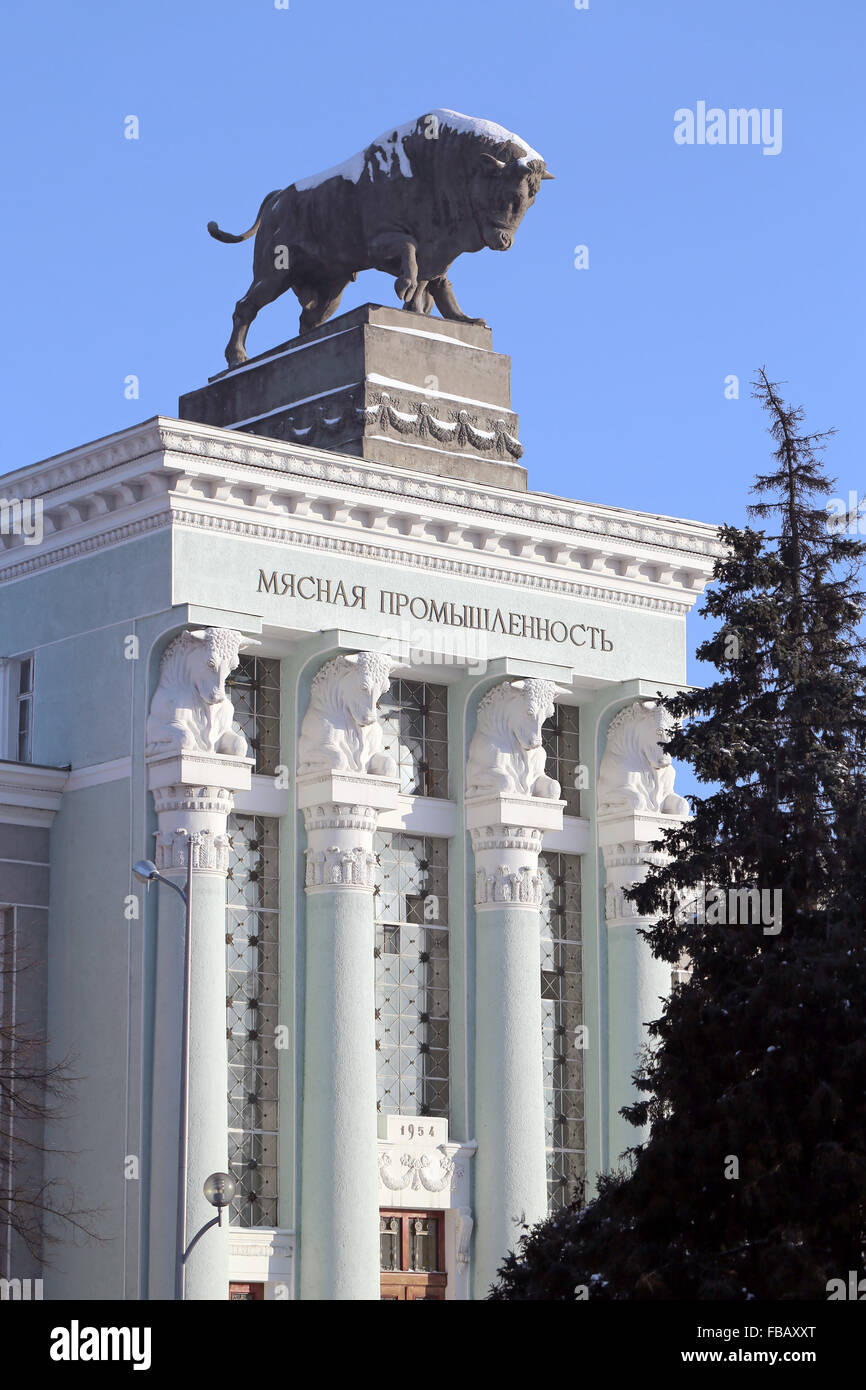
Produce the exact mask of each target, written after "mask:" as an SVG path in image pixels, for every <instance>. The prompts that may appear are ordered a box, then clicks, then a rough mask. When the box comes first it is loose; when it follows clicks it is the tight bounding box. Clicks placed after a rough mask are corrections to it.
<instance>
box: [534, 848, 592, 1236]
mask: <svg viewBox="0 0 866 1390" xmlns="http://www.w3.org/2000/svg"><path fill="white" fill-rule="evenodd" d="M539 868H540V869H541V872H542V875H543V878H544V899H543V906H542V917H541V1011H542V1037H543V1048H544V1107H545V1130H546V1141H547V1187H548V1199H549V1202H550V1206H551V1209H552V1210H556V1209H558V1208H559V1207H563V1206H567V1205H568V1204H569V1202H571V1201H572V1200H573V1199H574V1196H575V1190H576V1188H578V1186H579V1184H580V1182H581V1180H582V1178H583V1176H584V1171H585V1147H584V1092H583V1058H584V1048H583V1041H584V1037H583V1027H582V1023H583V990H582V973H581V971H582V964H581V920H580V858H579V856H578V855H572V854H542V855H541V856H540V858H539Z"/></svg>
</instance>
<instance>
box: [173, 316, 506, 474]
mask: <svg viewBox="0 0 866 1390" xmlns="http://www.w3.org/2000/svg"><path fill="white" fill-rule="evenodd" d="M178 414H179V415H180V418H181V419H182V420H196V421H198V422H199V423H201V424H205V425H218V426H220V427H222V428H224V429H238V430H244V431H246V432H248V433H250V434H258V435H266V436H267V437H269V438H272V439H284V440H286V441H288V442H289V443H293V444H309V445H313V446H315V447H316V448H319V449H332V450H334V451H336V452H337V453H341V454H354V455H356V456H357V457H359V458H364V459H371V460H372V461H373V462H375V463H383V464H391V465H393V466H395V467H398V468H416V469H421V470H423V471H424V472H426V473H437V474H438V475H439V476H440V477H447V478H465V479H468V480H471V481H473V482H480V483H492V484H494V485H497V486H500V487H508V488H512V489H516V490H518V491H525V490H526V486H527V482H526V470H525V468H523V467H522V466H521V465H520V458H521V456H522V453H523V449H522V447H521V445H520V444H519V443H518V439H517V434H518V421H517V416H516V415H515V413H514V411H513V410H512V409H511V362H510V359H509V358H508V357H505V356H503V355H502V354H501V353H495V352H493V351H492V347H491V335H490V329H489V328H481V327H479V326H478V325H476V324H467V323H452V322H450V321H447V320H444V319H440V318H435V317H432V316H428V315H426V314H418V313H413V312H411V311H409V310H406V309H397V308H386V307H384V306H383V305H379V304H364V305H362V306H361V307H360V308H358V309H353V310H352V311H351V312H350V313H347V314H341V315H340V316H339V317H338V318H334V319H331V320H330V321H329V322H328V323H326V324H323V325H322V326H321V328H316V329H313V330H312V332H310V333H305V334H303V336H301V337H298V338H292V339H291V340H290V341H288V342H286V343H281V344H280V346H279V347H276V348H273V349H271V350H270V351H269V352H266V353H262V354H261V356H259V357H254V358H251V359H250V361H249V362H246V363H244V365H243V366H241V367H234V368H232V369H230V370H229V371H225V372H221V373H219V375H217V376H215V377H212V378H211V379H210V382H209V384H208V385H207V386H205V387H202V388H201V389H200V390H197V391H189V392H188V393H187V394H186V395H185V396H181V398H180V402H179V404H178Z"/></svg>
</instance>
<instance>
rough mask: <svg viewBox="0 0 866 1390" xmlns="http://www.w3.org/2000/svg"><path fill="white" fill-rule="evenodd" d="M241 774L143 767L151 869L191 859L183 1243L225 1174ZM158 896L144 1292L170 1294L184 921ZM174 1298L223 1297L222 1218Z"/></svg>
mask: <svg viewBox="0 0 866 1390" xmlns="http://www.w3.org/2000/svg"><path fill="white" fill-rule="evenodd" d="M205 762H207V763H209V764H210V766H209V767H205V766H204V763H205ZM250 767H251V760H249V759H242V758H222V757H216V756H215V755H210V756H209V757H207V758H202V757H196V756H195V755H188V754H179V755H177V756H175V757H173V758H158V759H155V760H151V761H150V766H149V781H150V786H151V790H152V791H153V797H154V804H155V807H156V811H157V818H158V825H159V829H158V831H157V835H156V853H155V863H156V867H157V868H158V869H159V871H160V873H161V874H163V875H164V876H165V877H166V878H170V879H172V880H173V881H174V882H176V883H177V884H178V885H179V886H180V887H181V888H185V887H186V882H187V866H188V864H189V861H190V857H191V858H192V871H191V880H190V979H189V1045H188V1058H189V1061H188V1081H187V1155H186V1183H185V1189H186V1221H185V1235H184V1245H185V1246H188V1245H189V1243H190V1241H191V1240H192V1238H193V1237H194V1235H195V1234H196V1232H197V1231H198V1230H200V1228H201V1227H202V1226H203V1225H204V1224H205V1223H206V1222H207V1221H209V1220H210V1219H211V1217H213V1216H215V1215H216V1212H215V1209H214V1208H213V1207H212V1206H211V1205H210V1203H209V1202H207V1200H206V1199H205V1196H204V1192H203V1184H204V1180H205V1178H207V1177H208V1175H209V1174H211V1173H219V1172H223V1173H224V1172H227V1171H228V1120H227V1100H226V1095H227V1086H228V1054H227V1046H226V1006H225V1000H226V955H225V935H226V888H225V880H226V871H227V869H228V840H227V837H226V826H227V821H228V816H229V815H230V813H231V811H232V807H233V804H234V797H233V792H234V791H235V790H241V789H244V788H248V787H249V784H250ZM196 773H199V774H202V773H205V774H209V775H210V778H211V779H212V781H211V784H210V785H202V779H201V777H196V776H195V774H196ZM175 779H176V780H175ZM181 779H182V780H181ZM159 894H160V896H159V909H158V911H159V925H158V933H159V935H158V942H157V959H158V980H157V1017H156V1034H157V1037H156V1048H155V1054H156V1055H155V1068H154V1140H153V1150H152V1153H153V1174H152V1190H151V1200H152V1203H153V1204H154V1206H155V1207H158V1213H155V1214H156V1215H157V1230H158V1231H159V1232H160V1234H161V1237H162V1239H161V1242H160V1244H161V1249H162V1255H163V1259H162V1262H161V1264H162V1268H161V1270H160V1271H159V1272H158V1273H157V1272H156V1271H155V1274H156V1277H157V1279H158V1283H156V1284H152V1292H153V1293H154V1294H155V1295H156V1296H162V1297H174V1267H175V1258H176V1236H175V1231H176V1213H177V1207H176V1194H177V1173H178V1135H179V1131H178V1124H179V1097H180V1073H181V1066H182V1055H181V1029H182V1022H183V972H184V928H185V923H184V909H183V903H182V902H181V900H180V899H179V898H178V896H177V895H176V894H175V893H173V892H171V891H170V890H169V889H166V888H161V889H159ZM169 1251H170V1255H171V1258H170V1260H169V1258H168V1255H169ZM169 1276H170V1278H171V1292H169V1291H168V1281H169ZM157 1290H158V1291H159V1292H157ZM184 1298H186V1299H193V1300H198V1299H226V1298H228V1212H225V1213H224V1214H223V1222H222V1226H221V1227H219V1226H215V1227H214V1228H213V1229H212V1230H210V1231H208V1232H207V1233H206V1235H205V1236H204V1237H203V1238H202V1240H201V1241H199V1243H198V1244H197V1245H196V1247H195V1249H194V1250H193V1251H192V1253H191V1254H190V1256H189V1259H188V1261H187V1263H186V1267H185V1273H184Z"/></svg>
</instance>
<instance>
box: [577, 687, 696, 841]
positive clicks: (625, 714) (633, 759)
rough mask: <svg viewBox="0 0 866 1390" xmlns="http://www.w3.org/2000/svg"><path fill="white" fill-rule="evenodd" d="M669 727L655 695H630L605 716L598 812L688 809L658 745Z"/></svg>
mask: <svg viewBox="0 0 866 1390" xmlns="http://www.w3.org/2000/svg"><path fill="white" fill-rule="evenodd" d="M671 727H672V721H671V719H670V716H669V715H668V714H667V713H666V711H665V710H664V709H663V708H662V706H661V705H660V704H658V702H657V701H656V700H635V701H634V702H633V703H632V704H630V705H626V707H625V709H622V710H620V712H619V714H617V715H616V716H615V717H614V718H613V719H612V720H611V722H610V728H609V729H608V731H607V745H606V747H605V751H604V756H603V757H602V760H601V767H600V768H599V773H598V791H597V801H598V811H599V814H604V813H608V814H610V813H613V812H625V813H626V814H629V815H631V814H634V813H635V812H647V813H649V814H657V815H663V816H680V817H681V818H683V819H685V818H686V817H687V816H688V815H689V803H688V802H687V801H686V799H685V797H683V796H678V795H677V794H676V792H675V791H674V779H675V777H676V770H675V768H674V767H673V764H672V763H671V757H670V754H669V753H666V752H665V750H664V749H663V747H662V744H663V743H664V742H665V741H666V740H667V739H668V738H670V734H671Z"/></svg>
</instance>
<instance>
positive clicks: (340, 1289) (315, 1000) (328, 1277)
mask: <svg viewBox="0 0 866 1390" xmlns="http://www.w3.org/2000/svg"><path fill="white" fill-rule="evenodd" d="M391 665H392V663H391V662H390V660H389V659H388V658H386V657H383V656H380V655H378V654H374V653H359V654H357V655H347V656H340V657H336V658H334V659H333V660H332V661H330V662H328V663H326V665H325V666H323V667H322V669H321V670H320V671H319V672H318V674H317V676H316V677H315V679H314V681H313V686H312V692H311V700H310V707H309V709H308V710H307V713H306V715H305V717H304V721H303V724H302V726H301V734H300V742H299V754H298V778H297V788H298V807H299V809H300V810H302V811H303V813H304V824H305V827H306V836H307V844H306V878H305V887H306V1005H305V1035H304V1085H303V1140H302V1171H301V1229H300V1296H301V1298H302V1299H307V1300H317V1301H327V1302H334V1301H343V1300H357V1299H371V1300H378V1298H379V1294H380V1286H379V1201H378V1192H379V1167H378V1138H377V1122H376V1034H375V1007H376V990H375V968H374V958H373V949H374V945H375V928H374V902H373V887H374V881H375V863H376V861H375V855H374V853H373V837H374V835H375V832H376V826H377V824H378V819H379V814H380V812H382V811H383V810H386V809H389V810H390V809H394V808H396V805H397V794H398V785H399V784H398V782H397V779H396V775H395V774H396V765H395V764H394V763H393V760H392V759H390V758H388V757H385V756H383V755H382V754H381V751H380V750H381V745H382V731H381V728H380V725H379V723H378V716H377V713H376V702H377V700H378V699H379V698H380V696H381V695H382V694H383V693H384V691H385V690H386V689H387V686H388V675H389V671H390V668H391Z"/></svg>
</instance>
